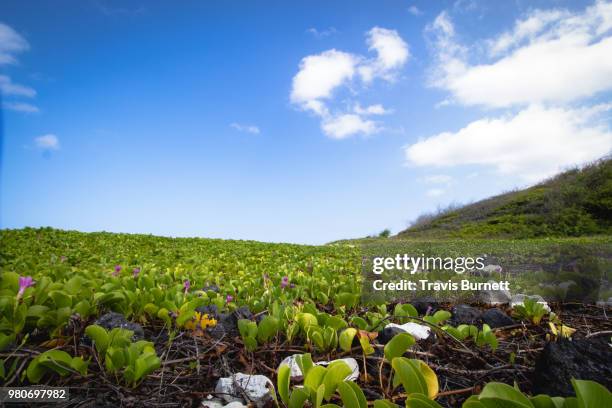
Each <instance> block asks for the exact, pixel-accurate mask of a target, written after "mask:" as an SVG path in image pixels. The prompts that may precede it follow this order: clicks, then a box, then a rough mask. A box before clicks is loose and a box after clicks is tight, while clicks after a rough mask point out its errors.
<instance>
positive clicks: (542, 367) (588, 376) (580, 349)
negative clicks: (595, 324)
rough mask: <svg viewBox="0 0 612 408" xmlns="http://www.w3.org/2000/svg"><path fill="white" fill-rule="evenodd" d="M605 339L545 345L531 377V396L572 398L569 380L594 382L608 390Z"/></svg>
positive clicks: (610, 372)
mask: <svg viewBox="0 0 612 408" xmlns="http://www.w3.org/2000/svg"><path fill="white" fill-rule="evenodd" d="M608 341H609V337H607V336H602V337H592V338H589V339H580V340H573V341H570V340H566V339H560V340H559V341H557V342H551V343H548V344H546V346H545V347H544V350H543V351H542V353H541V354H540V355H539V357H538V359H537V361H536V366H535V372H534V375H533V390H534V394H548V395H551V396H560V397H568V396H573V395H575V393H574V389H573V388H572V383H571V381H570V380H571V379H572V378H576V379H580V380H592V381H597V382H598V383H600V384H602V385H603V386H604V387H607V388H608V389H612V348H611V347H610V346H609V345H608Z"/></svg>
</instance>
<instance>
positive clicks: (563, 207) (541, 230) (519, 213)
mask: <svg viewBox="0 0 612 408" xmlns="http://www.w3.org/2000/svg"><path fill="white" fill-rule="evenodd" d="M610 233H612V159H611V158H610V157H607V158H605V159H602V160H600V161H598V162H595V163H593V164H590V165H588V166H585V167H583V168H580V169H573V170H569V171H566V172H564V173H561V174H559V175H557V176H555V177H554V178H552V179H549V180H546V181H544V182H542V183H540V184H537V185H535V186H533V187H530V188H527V189H524V190H519V191H512V192H509V193H505V194H501V195H498V196H495V197H491V198H488V199H486V200H482V201H478V202H476V203H473V204H469V205H466V206H463V207H460V208H453V209H449V210H446V211H441V212H440V213H438V214H430V215H424V216H421V217H419V219H417V221H415V222H414V223H413V225H411V226H410V227H409V228H408V229H406V230H404V231H402V232H400V233H399V234H398V235H397V236H398V237H400V238H437V237H447V238H448V237H455V238H492V237H494V238H534V237H545V236H546V237H568V236H569V237H571V236H574V237H575V236H583V235H596V234H610Z"/></svg>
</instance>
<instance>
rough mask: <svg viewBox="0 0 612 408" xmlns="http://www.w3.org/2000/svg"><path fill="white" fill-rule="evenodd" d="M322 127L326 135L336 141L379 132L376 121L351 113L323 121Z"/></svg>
mask: <svg viewBox="0 0 612 408" xmlns="http://www.w3.org/2000/svg"><path fill="white" fill-rule="evenodd" d="M321 127H322V128H323V132H325V134H326V135H328V136H329V137H331V138H334V139H344V138H346V137H349V136H351V135H354V134H357V133H361V134H364V135H369V134H372V133H375V132H377V131H378V130H379V129H378V127H377V125H376V123H375V122H374V121H371V120H367V119H362V118H361V116H359V115H355V114H351V113H348V114H343V115H337V116H332V117H329V118H327V119H325V120H323V123H322V125H321Z"/></svg>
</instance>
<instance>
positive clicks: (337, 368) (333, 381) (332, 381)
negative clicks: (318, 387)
mask: <svg viewBox="0 0 612 408" xmlns="http://www.w3.org/2000/svg"><path fill="white" fill-rule="evenodd" d="M352 372H353V370H351V368H350V367H349V366H348V364H346V363H345V362H344V361H335V362H333V363H331V364H330V365H329V366H328V367H327V373H325V377H323V384H324V385H325V400H326V401H329V399H330V398H331V396H332V394H333V393H334V392H335V391H336V388H337V386H338V384H340V383H341V382H342V381H344V379H345V378H346V377H347V376H348V375H349V374H351V373H352Z"/></svg>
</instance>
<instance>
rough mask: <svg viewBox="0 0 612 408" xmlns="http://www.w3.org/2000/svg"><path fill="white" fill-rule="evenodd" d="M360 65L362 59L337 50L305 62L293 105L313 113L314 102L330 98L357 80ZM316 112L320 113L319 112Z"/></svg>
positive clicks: (294, 89) (295, 80) (295, 83)
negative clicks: (355, 75) (355, 77)
mask: <svg viewBox="0 0 612 408" xmlns="http://www.w3.org/2000/svg"><path fill="white" fill-rule="evenodd" d="M358 61H359V58H358V57H356V56H354V55H352V54H349V53H346V52H342V51H337V50H328V51H325V52H323V53H321V54H318V55H309V56H307V57H305V58H303V59H302V62H301V63H300V70H299V72H298V73H297V74H296V75H295V76H294V77H293V87H292V89H291V102H293V103H295V104H299V105H301V106H302V107H304V108H306V109H313V108H312V106H313V105H312V103H313V102H315V103H316V102H320V100H321V99H327V98H330V97H331V95H332V92H333V91H334V89H336V88H337V87H339V86H340V85H342V84H343V83H345V82H346V81H348V80H349V79H351V78H352V77H353V75H354V74H355V66H356V65H357V62H358ZM313 110H315V112H317V113H319V108H317V109H313Z"/></svg>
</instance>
